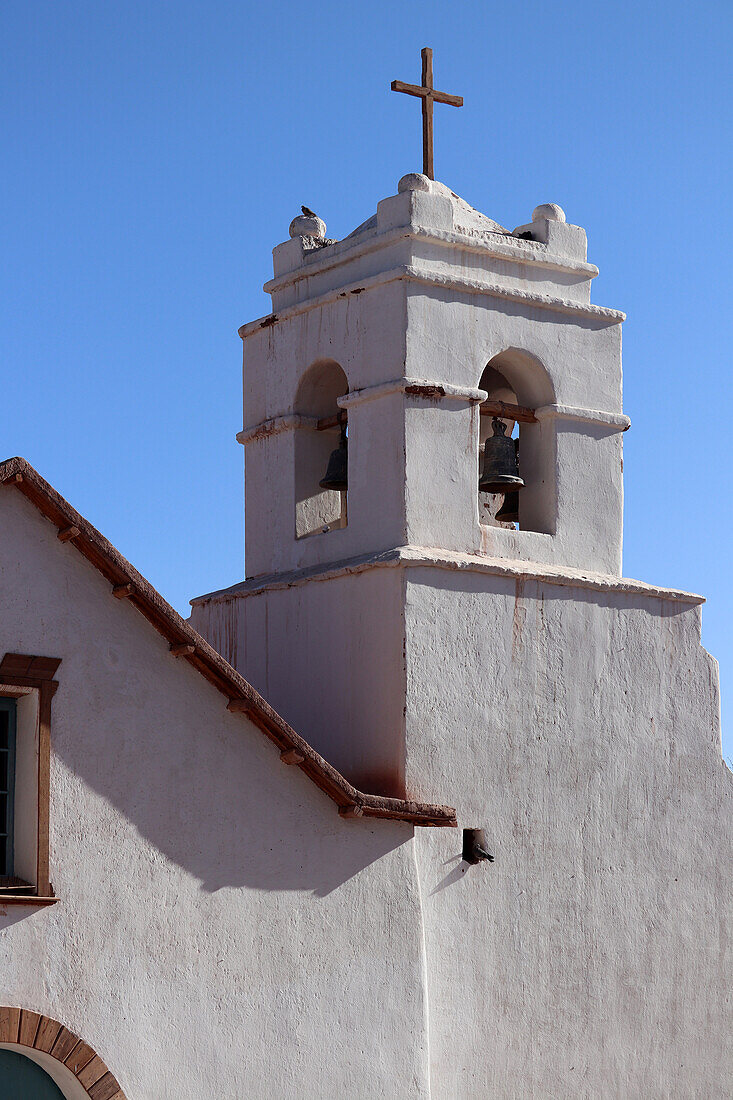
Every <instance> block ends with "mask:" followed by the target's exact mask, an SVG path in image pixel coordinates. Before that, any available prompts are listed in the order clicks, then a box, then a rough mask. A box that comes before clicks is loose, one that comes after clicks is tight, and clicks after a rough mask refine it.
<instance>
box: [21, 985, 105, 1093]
mask: <svg viewBox="0 0 733 1100" xmlns="http://www.w3.org/2000/svg"><path fill="white" fill-rule="evenodd" d="M9 1055H14V1056H17V1058H20V1059H21V1061H18V1060H17V1058H16V1057H8V1056H9ZM24 1062H28V1063H30V1066H28V1065H25V1064H24ZM35 1070H40V1076H39V1074H38V1073H35ZM18 1074H25V1075H26V1077H27V1078H28V1080H29V1081H30V1082H32V1085H33V1087H35V1088H36V1089H37V1092H33V1091H31V1085H29V1086H28V1088H27V1089H25V1091H24V1090H23V1089H19V1088H17V1087H11V1085H9V1084H7V1081H10V1082H11V1083H12V1081H13V1075H16V1076H17V1075H18ZM6 1079H7V1081H6ZM44 1089H45V1091H43V1090H44ZM54 1090H55V1091H54ZM59 1097H62V1098H63V1100H87V1098H88V1097H91V1098H92V1100H125V1094H124V1092H123V1091H122V1087H121V1085H120V1083H119V1081H117V1079H116V1078H115V1076H114V1075H113V1074H112V1073H110V1071H109V1070H108V1069H107V1066H106V1065H105V1064H104V1062H103V1061H102V1059H101V1058H100V1057H99V1055H98V1054H97V1052H96V1051H95V1050H93V1049H92V1047H90V1046H89V1044H88V1043H85V1042H84V1040H83V1039H80V1038H79V1036H78V1035H75V1034H74V1032H73V1031H71V1030H70V1029H69V1028H67V1027H64V1025H63V1024H60V1023H59V1021H58V1020H54V1019H52V1018H51V1017H50V1016H43V1015H41V1014H40V1013H38V1012H32V1011H31V1010H30V1009H27V1008H22V1009H21V1008H11V1007H8V1006H5V1005H0V1100H21V1098H22V1100H59Z"/></svg>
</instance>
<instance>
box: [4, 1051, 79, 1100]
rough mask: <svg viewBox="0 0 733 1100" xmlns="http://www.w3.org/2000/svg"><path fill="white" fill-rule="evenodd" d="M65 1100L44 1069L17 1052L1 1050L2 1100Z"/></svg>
mask: <svg viewBox="0 0 733 1100" xmlns="http://www.w3.org/2000/svg"><path fill="white" fill-rule="evenodd" d="M3 1096H4V1097H7V1098H8V1100H10V1098H11V1097H18V1098H20V1097H23V1098H24V1100H65V1096H64V1093H63V1092H62V1091H61V1089H60V1088H59V1086H58V1085H57V1084H56V1083H55V1081H54V1080H53V1078H52V1077H49V1075H48V1074H47V1073H46V1071H45V1070H44V1069H41V1067H40V1066H39V1065H38V1063H37V1062H34V1061H33V1060H32V1059H31V1058H27V1057H26V1055H25V1054H20V1053H19V1052H18V1051H16V1050H8V1049H7V1048H5V1049H0V1098H1V1097H3Z"/></svg>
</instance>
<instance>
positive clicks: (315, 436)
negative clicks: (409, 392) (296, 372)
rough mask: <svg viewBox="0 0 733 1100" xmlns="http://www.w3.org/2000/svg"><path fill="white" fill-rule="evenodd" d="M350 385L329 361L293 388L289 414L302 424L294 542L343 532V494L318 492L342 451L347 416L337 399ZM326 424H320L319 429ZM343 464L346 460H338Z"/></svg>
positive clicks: (297, 451)
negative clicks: (293, 397)
mask: <svg viewBox="0 0 733 1100" xmlns="http://www.w3.org/2000/svg"><path fill="white" fill-rule="evenodd" d="M348 392H349V382H348V379H347V377H346V375H345V374H344V372H343V370H342V369H341V367H340V366H339V364H338V363H336V362H335V361H334V360H333V359H321V360H318V361H317V362H315V363H312V364H311V366H310V367H309V368H308V369H307V370H306V372H305V374H304V375H303V377H302V378H301V380H300V383H299V384H298V389H297V392H296V395H295V402H294V411H295V413H296V414H297V415H299V416H301V417H303V418H304V422H303V423H301V424H299V425H298V427H297V428H296V429H295V447H294V462H295V471H294V477H295V537H296V538H298V539H302V538H307V537H308V536H309V535H319V534H326V533H327V532H329V531H334V530H339V529H340V528H343V527H346V524H347V513H346V496H347V493H346V490H345V489H330V488H324V487H322V486H321V484H320V483H321V481H322V480H324V478H325V476H326V472H327V470H328V469H329V460H330V459H331V456H332V455H333V452H334V451H338V450H339V448H343V446H345V439H346V430H347V429H346V413H345V412H344V411H343V410H342V409H340V408H339V406H338V398H339V397H343V396H344V394H346V393H348ZM324 422H325V423H324ZM341 457H342V458H343V459H345V455H343V453H342V456H341Z"/></svg>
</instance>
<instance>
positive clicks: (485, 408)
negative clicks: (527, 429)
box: [479, 401, 538, 424]
mask: <svg viewBox="0 0 733 1100" xmlns="http://www.w3.org/2000/svg"><path fill="white" fill-rule="evenodd" d="M479 412H480V413H481V415H482V416H498V417H499V418H500V419H502V420H518V421H519V422H520V423H521V424H537V423H538V420H537V417H536V416H535V414H534V409H528V408H527V407H526V406H525V405H511V404H509V403H508V402H506V401H484V403H483V405H480V406H479Z"/></svg>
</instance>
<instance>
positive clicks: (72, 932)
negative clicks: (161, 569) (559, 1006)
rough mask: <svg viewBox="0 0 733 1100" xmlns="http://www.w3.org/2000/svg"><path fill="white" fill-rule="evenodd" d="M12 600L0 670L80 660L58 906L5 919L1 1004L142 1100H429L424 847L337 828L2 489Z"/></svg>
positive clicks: (58, 830) (406, 838) (62, 676)
mask: <svg viewBox="0 0 733 1100" xmlns="http://www.w3.org/2000/svg"><path fill="white" fill-rule="evenodd" d="M0 605H1V606H2V608H3V613H2V619H1V620H0V654H2V653H4V652H6V651H16V652H27V653H40V654H46V655H54V656H59V657H61V658H62V659H63V663H62V665H61V667H60V670H59V676H58V678H59V681H60V687H59V690H58V692H57V695H56V697H55V699H54V704H53V729H52V766H51V877H52V882H53V886H54V889H55V891H56V893H57V894H58V896H59V898H60V900H59V902H58V903H57V904H56V905H54V906H52V907H50V908H47V909H42V910H32V909H27V908H22V909H18V908H11V907H8V908H7V911H3V910H2V908H1V907H0V929H1V930H2V934H1V936H0V1003H3V1004H10V1005H20V1006H22V1007H26V1008H31V1009H34V1010H35V1011H38V1012H42V1013H46V1014H48V1015H49V1016H51V1017H53V1018H55V1019H58V1020H60V1021H61V1022H63V1023H64V1024H65V1025H67V1026H68V1027H70V1028H71V1029H73V1030H74V1031H76V1032H77V1033H78V1034H79V1035H81V1036H82V1037H83V1038H84V1039H85V1041H86V1042H88V1043H89V1044H91V1046H92V1047H93V1048H94V1049H95V1050H96V1051H97V1052H98V1053H99V1054H100V1056H101V1057H102V1058H103V1059H104V1060H105V1062H106V1063H107V1065H108V1066H109V1067H110V1069H111V1070H112V1072H113V1073H114V1074H115V1075H116V1076H117V1077H118V1079H119V1081H120V1083H121V1084H122V1086H123V1088H124V1090H125V1093H126V1095H127V1097H128V1100H202V1098H204V1097H222V1098H227V1100H229V1098H231V1100H234V1098H235V1097H244V1096H248V1097H253V1098H262V1100H266V1098H269V1097H275V1096H277V1097H280V1096H282V1097H291V1096H292V1097H295V1096H299V1097H300V1096H312V1097H316V1096H317V1097H319V1098H320V1097H323V1098H324V1100H331V1098H332V1100H337V1098H338V1100H340V1098H342V1097H344V1096H349V1097H361V1098H364V1100H371V1098H372V1097H374V1096H392V1095H399V1096H404V1097H410V1098H412V1097H416V1098H418V1097H419V1098H423V1100H424V1098H426V1097H427V1096H428V1095H429V1089H428V1083H427V1038H426V1032H425V999H424V962H423V956H422V940H421V935H420V928H421V917H420V900H419V883H418V880H417V877H416V868H415V863H414V854H413V841H412V829H411V828H410V827H409V826H407V825H401V824H395V823H391V822H383V821H377V822H372V823H371V824H365V823H363V822H359V821H351V822H345V821H343V820H342V819H341V818H339V816H338V814H337V812H336V808H335V806H334V805H333V803H332V802H331V801H330V800H328V799H327V798H326V797H325V796H324V795H322V793H321V792H320V791H318V790H317V789H316V788H314V787H313V786H312V784H310V782H309V781H308V780H307V779H306V778H305V777H304V776H303V775H302V774H301V773H299V772H297V771H296V770H295V769H289V768H285V767H284V766H283V765H282V764H281V763H280V761H279V758H278V754H277V751H276V749H275V748H274V747H273V746H272V745H271V744H270V743H269V742H268V741H267V740H266V739H265V738H264V737H263V735H262V734H261V733H260V732H259V731H258V730H257V729H255V728H254V727H253V726H251V725H249V724H248V723H247V721H246V720H245V719H244V718H243V717H241V716H235V715H232V714H229V713H228V712H227V710H226V701H225V699H224V698H223V697H222V696H221V695H220V694H219V693H218V692H217V691H216V690H215V689H214V688H213V687H211V686H210V685H209V684H208V683H206V682H205V681H204V680H203V679H202V677H200V676H199V675H198V674H197V673H196V672H195V671H194V670H193V669H191V668H190V667H188V666H186V665H185V664H183V663H181V662H178V661H176V660H175V658H173V657H172V656H171V655H170V653H169V652H168V643H167V642H166V641H165V640H164V639H163V638H162V637H160V636H159V635H158V634H157V633H156V632H155V631H154V630H153V629H152V628H151V627H150V626H149V625H148V624H147V623H146V622H145V621H144V619H143V618H142V616H141V615H140V614H139V613H138V612H136V611H135V610H134V608H132V607H130V606H128V605H126V604H125V603H124V601H123V602H120V601H118V600H115V599H114V598H113V597H112V595H111V591H110V586H109V584H108V583H107V582H105V581H104V579H103V578H102V577H101V576H100V575H99V574H98V573H97V572H96V571H95V570H94V569H93V568H92V567H91V566H90V565H89V564H88V563H86V562H85V561H84V560H83V559H82V558H81V556H80V555H79V554H78V553H77V552H76V551H75V550H74V549H73V546H72V545H71V544H67V545H62V544H61V543H59V541H58V539H57V538H56V529H55V527H53V526H52V525H51V524H50V523H48V522H47V521H45V520H44V519H42V518H41V517H40V516H39V514H38V513H37V512H36V511H35V509H34V508H33V507H32V506H31V505H30V504H29V503H28V502H27V501H25V500H24V499H23V498H21V496H20V494H18V493H16V492H14V491H13V490H8V489H5V490H2V491H0Z"/></svg>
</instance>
